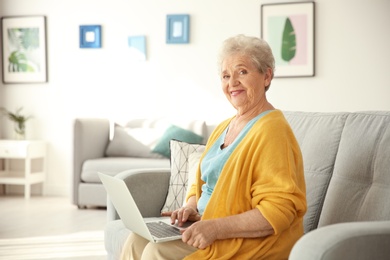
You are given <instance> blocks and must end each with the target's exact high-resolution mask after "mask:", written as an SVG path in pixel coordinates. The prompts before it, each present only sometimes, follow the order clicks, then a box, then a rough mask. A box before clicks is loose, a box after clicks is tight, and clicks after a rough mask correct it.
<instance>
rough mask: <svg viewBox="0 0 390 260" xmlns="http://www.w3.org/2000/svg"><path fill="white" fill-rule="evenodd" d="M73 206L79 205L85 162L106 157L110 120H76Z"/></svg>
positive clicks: (74, 129)
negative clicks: (82, 170)
mask: <svg viewBox="0 0 390 260" xmlns="http://www.w3.org/2000/svg"><path fill="white" fill-rule="evenodd" d="M73 131H74V132H73V199H72V201H73V204H75V205H78V204H79V203H78V197H79V196H78V195H79V194H78V193H79V184H80V182H81V169H82V166H83V163H84V161H85V160H88V159H95V158H101V157H104V154H105V151H106V147H107V145H108V142H109V140H110V122H109V120H108V119H96V118H84V119H80V118H79V119H76V120H75V121H74V128H73Z"/></svg>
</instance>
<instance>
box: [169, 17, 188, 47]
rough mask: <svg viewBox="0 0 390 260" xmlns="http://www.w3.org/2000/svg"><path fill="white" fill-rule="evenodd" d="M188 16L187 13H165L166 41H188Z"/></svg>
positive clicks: (172, 42) (173, 42)
mask: <svg viewBox="0 0 390 260" xmlns="http://www.w3.org/2000/svg"><path fill="white" fill-rule="evenodd" d="M189 41H190V16H189V15H188V14H172V15H167V43H168V44H175V43H189Z"/></svg>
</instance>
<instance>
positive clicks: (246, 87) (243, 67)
mask: <svg viewBox="0 0 390 260" xmlns="http://www.w3.org/2000/svg"><path fill="white" fill-rule="evenodd" d="M221 82H222V90H223V92H224V94H225V95H226V97H227V99H228V100H229V102H230V103H231V104H232V105H233V106H234V107H235V108H236V109H237V110H238V112H239V113H241V114H244V113H245V112H248V111H250V110H252V109H256V108H257V107H258V106H260V107H261V106H262V105H263V104H264V102H266V99H265V87H266V86H268V85H269V84H270V82H271V69H269V70H268V71H267V73H264V74H263V73H261V72H260V71H259V70H258V69H257V67H256V66H255V65H254V64H253V62H252V60H251V59H250V58H249V57H248V56H245V55H242V54H234V55H232V56H229V57H227V58H225V59H224V60H223V62H222V70H221Z"/></svg>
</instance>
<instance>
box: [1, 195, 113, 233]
mask: <svg viewBox="0 0 390 260" xmlns="http://www.w3.org/2000/svg"><path fill="white" fill-rule="evenodd" d="M105 224H106V210H105V209H78V208H77V207H76V206H74V205H72V204H71V203H70V199H69V198H64V197H42V196H33V197H31V198H30V199H29V200H25V199H24V197H23V196H11V195H7V196H5V195H1V196H0V238H22V237H36V236H52V235H63V234H71V233H76V232H82V231H98V230H101V231H103V230H104V226H105Z"/></svg>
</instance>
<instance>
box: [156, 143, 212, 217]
mask: <svg viewBox="0 0 390 260" xmlns="http://www.w3.org/2000/svg"><path fill="white" fill-rule="evenodd" d="M204 148H205V146H204V145H201V144H189V143H186V142H182V141H178V140H171V141H170V149H171V177H170V181H169V189H168V195H167V198H166V200H165V204H164V206H163V208H162V210H161V211H163V212H166V211H173V210H175V209H178V208H180V207H181V206H182V205H183V202H184V200H185V196H186V195H187V189H188V179H189V178H188V171H189V163H188V162H189V160H188V158H189V156H190V155H191V154H195V153H202V152H203V151H204ZM198 158H199V159H200V157H199V156H198ZM192 164H196V162H195V163H194V162H192ZM195 167H196V166H195ZM192 168H194V166H193V165H192Z"/></svg>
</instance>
